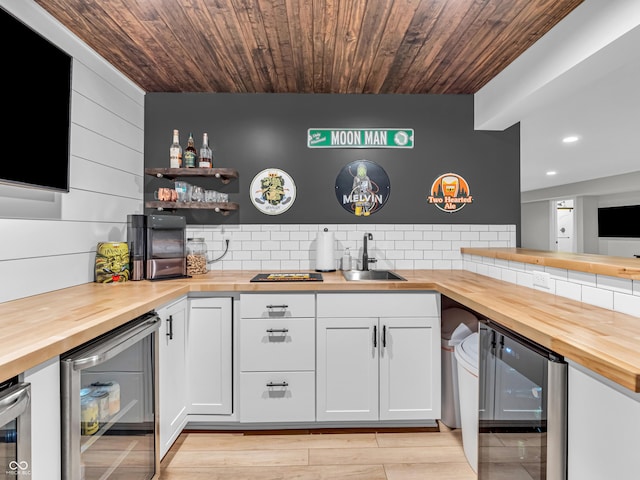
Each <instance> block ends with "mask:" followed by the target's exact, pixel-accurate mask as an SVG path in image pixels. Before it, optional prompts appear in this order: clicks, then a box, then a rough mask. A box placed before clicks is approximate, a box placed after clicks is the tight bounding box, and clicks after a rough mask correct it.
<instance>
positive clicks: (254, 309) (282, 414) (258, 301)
mask: <svg viewBox="0 0 640 480" xmlns="http://www.w3.org/2000/svg"><path fill="white" fill-rule="evenodd" d="M240 317H241V318H240V341H239V348H240V389H239V391H240V421H241V422H245V423H247V422H303V421H314V420H315V295H313V294H296V293H274V294H242V295H240Z"/></svg>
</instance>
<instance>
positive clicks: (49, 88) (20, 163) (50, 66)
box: [0, 8, 72, 192]
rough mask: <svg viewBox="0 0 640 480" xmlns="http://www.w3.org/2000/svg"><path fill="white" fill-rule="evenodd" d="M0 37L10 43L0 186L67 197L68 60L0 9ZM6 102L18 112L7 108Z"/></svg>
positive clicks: (0, 78) (5, 59)
mask: <svg viewBox="0 0 640 480" xmlns="http://www.w3.org/2000/svg"><path fill="white" fill-rule="evenodd" d="M0 31H1V32H2V34H3V36H4V38H5V39H10V40H6V41H5V43H4V47H3V48H2V64H3V65H4V66H5V68H4V69H3V72H2V75H0V86H1V90H0V91H2V95H3V96H4V99H5V102H4V103H5V112H4V117H5V121H4V127H3V130H4V131H3V135H2V138H3V140H4V141H5V142H8V145H9V148H8V150H6V151H5V155H4V158H3V159H2V161H1V162H0V182H1V183H7V184H13V185H21V186H29V187H35V188H41V189H48V190H56V191H62V192H68V191H69V153H70V148H69V138H70V137H69V133H70V126H71V123H70V120H71V112H70V107H71V68H72V58H71V56H70V55H69V54H67V53H66V52H64V51H63V50H61V49H60V48H58V47H57V46H55V45H54V44H52V43H51V42H49V41H48V40H47V39H45V38H44V37H42V36H41V35H40V34H38V33H36V32H35V31H34V30H32V29H31V28H30V27H28V26H27V25H25V24H24V23H23V22H21V21H20V20H18V19H17V18H16V17H14V16H13V15H12V14H10V13H8V12H7V11H5V10H3V9H2V8H0ZM10 100H12V102H11V103H13V105H17V106H15V107H12V108H11V109H9V108H6V105H7V104H9V103H10V102H9V101H10ZM14 102H15V103H14Z"/></svg>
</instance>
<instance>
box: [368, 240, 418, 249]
mask: <svg viewBox="0 0 640 480" xmlns="http://www.w3.org/2000/svg"><path fill="white" fill-rule="evenodd" d="M394 243H395V245H394V248H395V249H396V250H413V241H412V240H396V241H395V242H394ZM377 247H380V246H379V245H377Z"/></svg>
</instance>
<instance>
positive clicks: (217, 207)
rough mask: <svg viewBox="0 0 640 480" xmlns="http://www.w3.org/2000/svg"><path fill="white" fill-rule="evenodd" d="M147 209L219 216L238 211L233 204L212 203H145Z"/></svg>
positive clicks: (236, 206)
mask: <svg viewBox="0 0 640 480" xmlns="http://www.w3.org/2000/svg"><path fill="white" fill-rule="evenodd" d="M145 206H146V207H147V208H155V209H157V210H178V209H180V208H185V209H199V210H213V211H215V212H217V213H220V214H221V215H229V214H230V213H231V212H233V211H234V210H238V204H237V203H234V202H224V203H214V202H160V201H153V202H146V204H145Z"/></svg>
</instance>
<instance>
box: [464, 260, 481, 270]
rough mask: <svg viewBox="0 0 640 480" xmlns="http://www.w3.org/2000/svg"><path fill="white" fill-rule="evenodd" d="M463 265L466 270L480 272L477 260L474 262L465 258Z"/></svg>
mask: <svg viewBox="0 0 640 480" xmlns="http://www.w3.org/2000/svg"><path fill="white" fill-rule="evenodd" d="M462 266H463V268H464V269H465V270H468V271H470V272H474V273H478V264H477V263H476V262H472V261H471V260H467V259H465V260H463V261H462Z"/></svg>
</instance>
